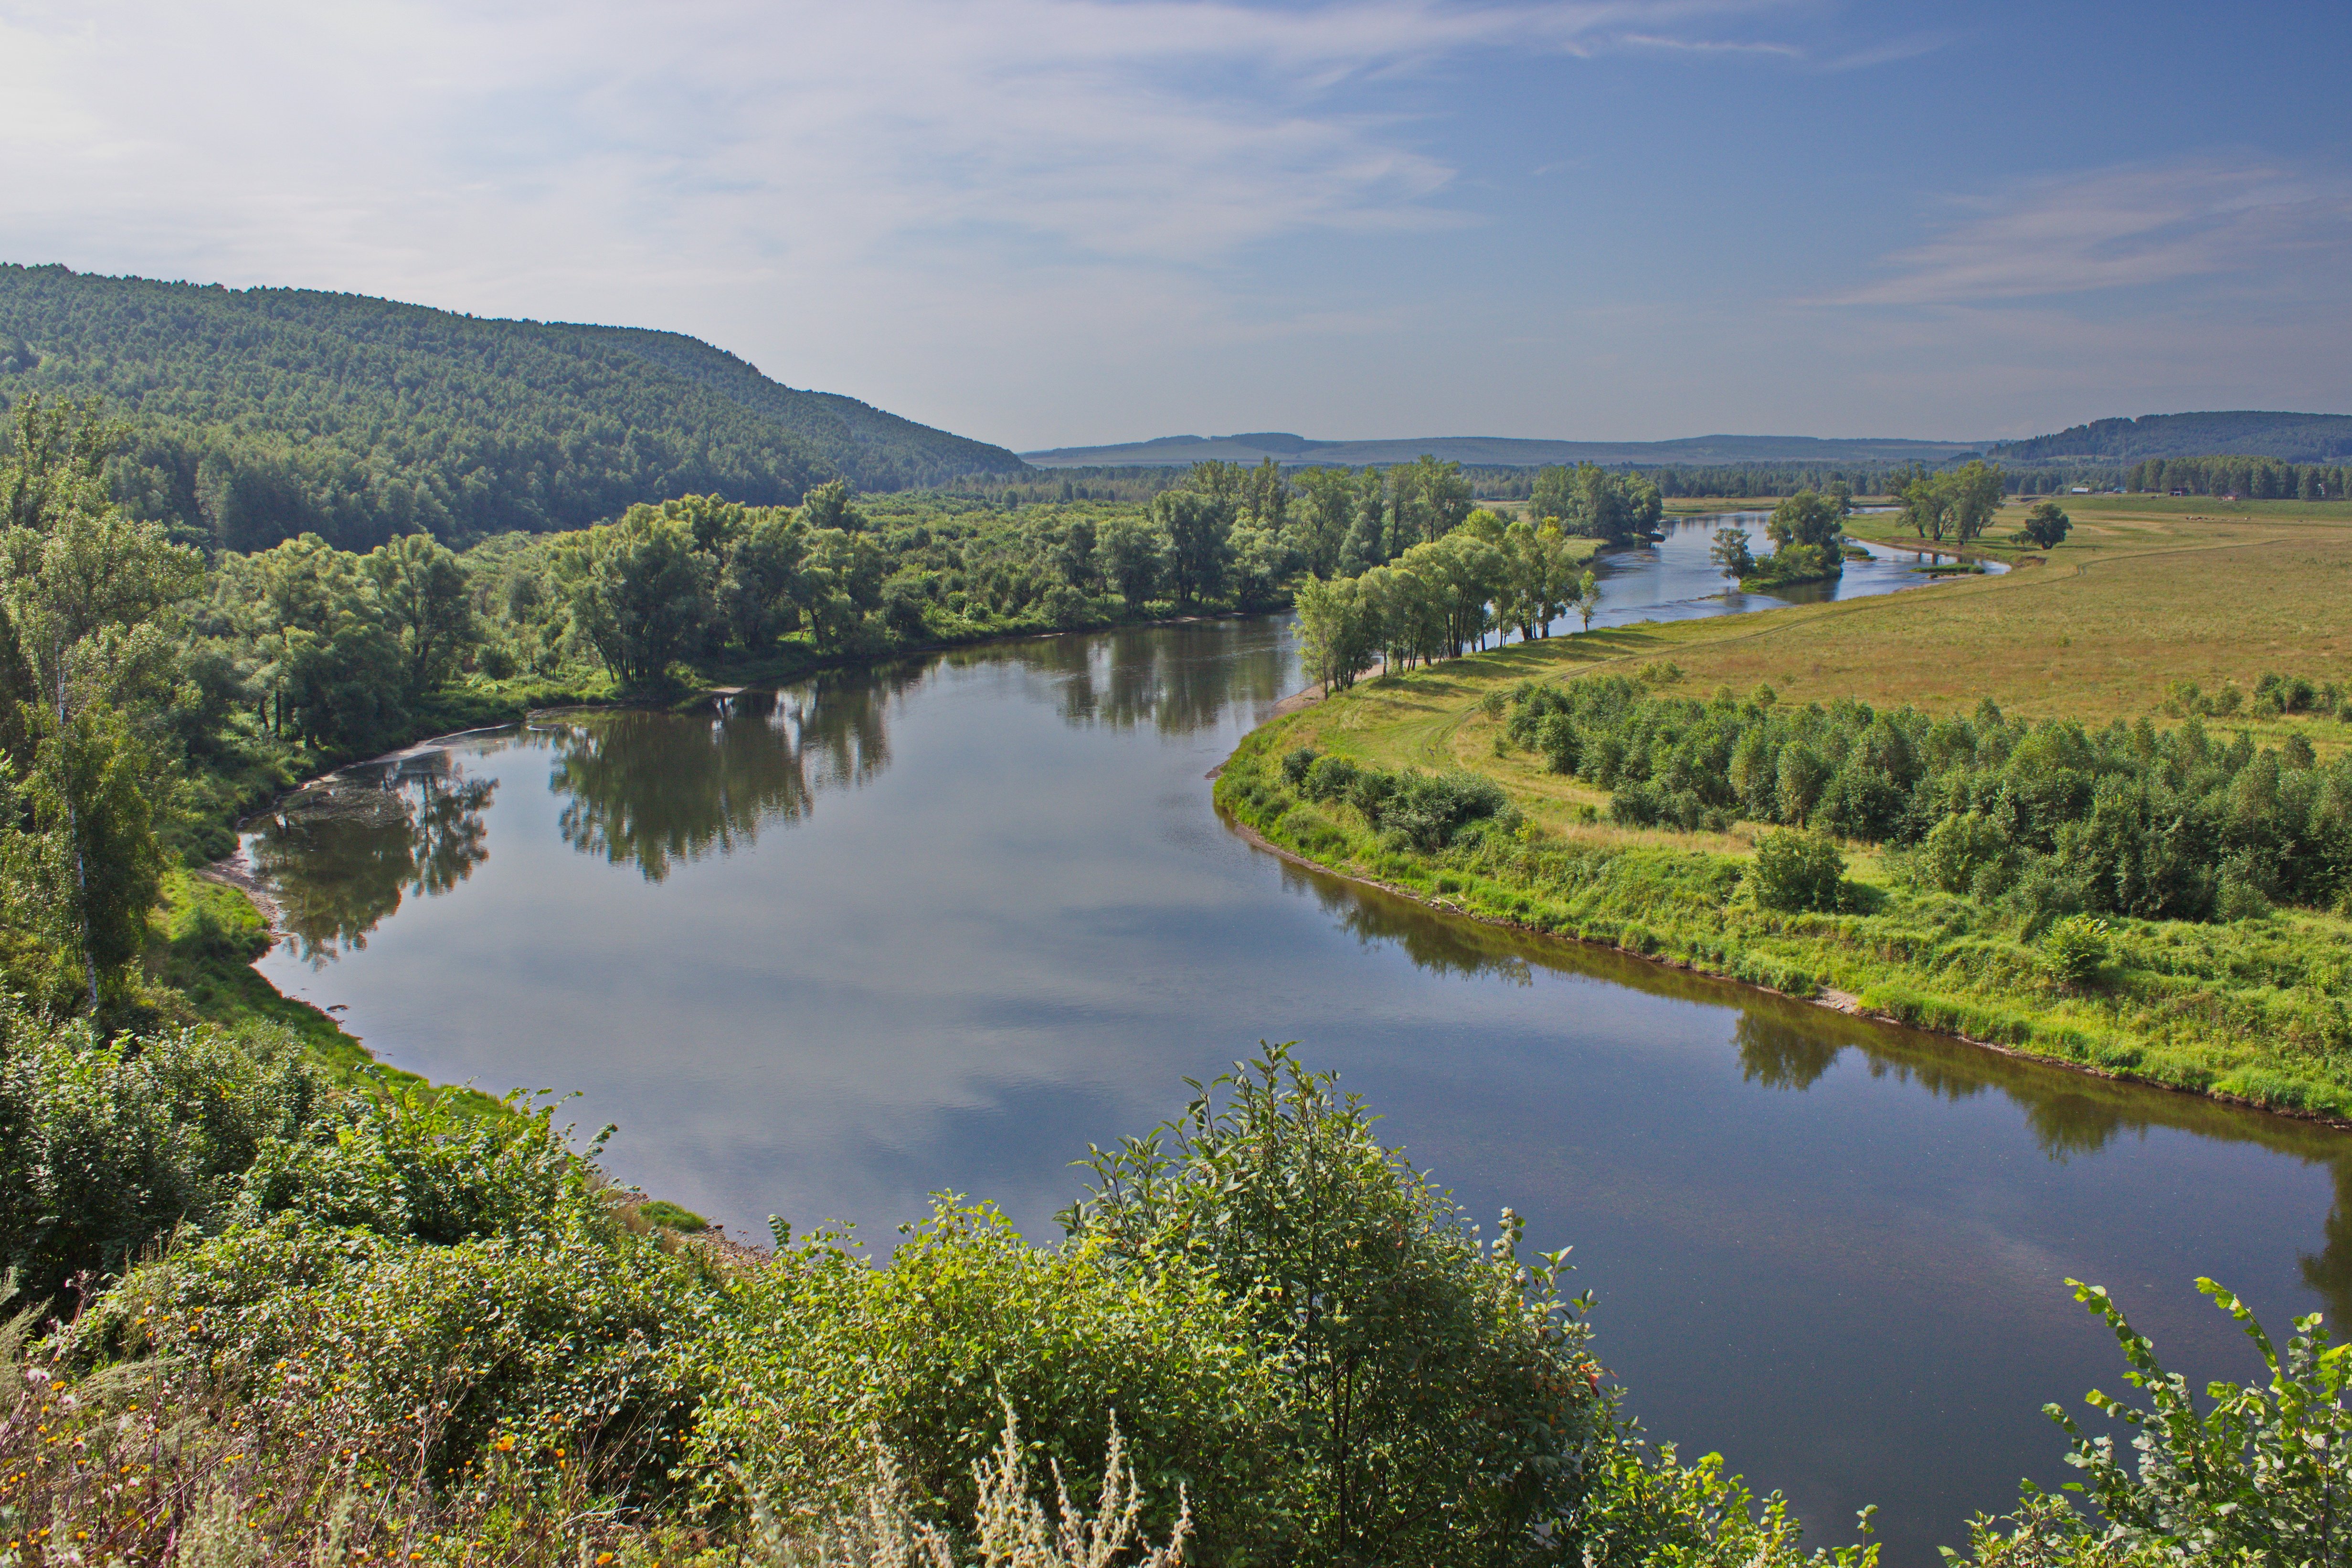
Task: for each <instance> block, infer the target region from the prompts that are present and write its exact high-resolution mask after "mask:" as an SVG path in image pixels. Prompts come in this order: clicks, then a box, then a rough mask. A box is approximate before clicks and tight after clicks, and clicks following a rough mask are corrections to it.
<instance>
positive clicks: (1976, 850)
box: [1917, 811, 2009, 893]
mask: <svg viewBox="0 0 2352 1568" xmlns="http://www.w3.org/2000/svg"><path fill="white" fill-rule="evenodd" d="M2008 854H2009V835H2007V834H2006V833H2003V832H2002V831H2001V830H2000V827H1999V826H1996V825H1995V824H1994V823H1992V822H1991V821H1990V820H1989V819H1988V818H1987V817H1986V816H1984V814H1983V813H1981V812H1975V811H1969V812H1962V813H1959V814H1958V815H1957V816H1948V817H1946V818H1944V819H1943V820H1942V821H1941V822H1938V823H1937V824H1936V826H1933V827H1931V828H1929V829H1928V830H1927V837H1926V838H1925V839H1923V840H1921V842H1920V845H1919V855H1918V860H1917V865H1918V868H1919V870H1920V873H1921V874H1922V875H1923V876H1924V877H1925V878H1926V879H1927V881H1928V883H1929V884H1931V885H1932V886H1934V887H1937V888H1940V889H1943V890H1944V891H1945V892H1948V893H1967V892H1970V891H1973V890H1974V889H1976V887H1977V884H1978V879H1979V877H1981V876H1983V874H1984V873H1985V872H1987V871H1992V870H1997V868H2000V865H2001V863H2002V862H2003V861H2004V860H2005V859H2006V858H2007V857H2008Z"/></svg>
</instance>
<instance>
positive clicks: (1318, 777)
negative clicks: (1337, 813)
mask: <svg viewBox="0 0 2352 1568" xmlns="http://www.w3.org/2000/svg"><path fill="white" fill-rule="evenodd" d="M1357 772H1358V770H1357V767H1356V764H1355V763H1351V762H1349V760H1348V759H1347V758H1345V757H1318V758H1316V759H1315V761H1314V763H1312V764H1310V765H1309V766H1308V768H1307V776H1306V789H1307V798H1308V799H1310V800H1338V799H1340V798H1342V797H1344V796H1346V795H1348V794H1349V792H1350V791H1351V790H1353V789H1354V788H1355V784H1356V774H1357Z"/></svg>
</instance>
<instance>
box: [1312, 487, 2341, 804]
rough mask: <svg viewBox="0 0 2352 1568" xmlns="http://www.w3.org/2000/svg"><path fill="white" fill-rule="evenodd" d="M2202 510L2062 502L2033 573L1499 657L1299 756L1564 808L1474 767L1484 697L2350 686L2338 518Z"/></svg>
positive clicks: (1870, 697) (1335, 718)
mask: <svg viewBox="0 0 2352 1568" xmlns="http://www.w3.org/2000/svg"><path fill="white" fill-rule="evenodd" d="M2220 506H2221V503H2217V502H2214V501H2211V500H2207V499H2205V498H2191V499H2190V500H2188V501H2184V500H2177V499H2173V498H2166V497H2122V496H2117V497H2081V496H2077V497H2074V498H2072V504H2071V506H2070V509H2069V510H2071V511H2072V513H2073V515H2074V520H2075V529H2074V536H2073V537H2072V538H2070V539H2069V540H2068V541H2067V542H2066V543H2065V544H2063V545H2062V546H2060V547H2059V548H2058V549H2057V550H2055V551H2053V552H2050V553H2049V554H2048V555H2047V556H2046V557H2044V556H2042V555H2041V554H2040V553H2039V552H2032V551H2026V552H2015V551H2011V550H2008V549H2005V548H2004V549H2002V550H2001V551H2000V553H2002V554H2004V555H2012V556H2015V557H2016V559H2017V560H2018V564H2017V565H2016V566H2015V568H2014V569H2013V570H2011V572H2009V573H2008V574H2004V575H2001V576H1988V577H1964V578H1958V579H1952V580H1948V581H1946V582H1943V583H1939V584H1935V585H1933V586H1929V587H1923V588H1916V589H1910V590H1906V592H1903V593H1900V594H1893V595H1884V596H1882V597H1878V598H1871V599H1852V600H1846V601H1843V602H1841V603H1833V604H1824V605H1795V606H1791V607H1790V608H1788V609H1785V610H1772V611H1767V612H1765V613H1763V614H1760V615H1755V616H1727V617H1721V618H1715V619H1706V620H1691V621H1676V622H1668V623H1664V624H1656V625H1648V626H1625V627H1619V628H1615V629H1612V630H1602V631H1595V632H1591V633H1586V634H1584V635H1581V636H1578V637H1555V638H1552V639H1551V640H1549V641H1546V642H1538V643H1534V644H1517V643H1514V644H1513V645H1511V646H1510V647H1506V648H1503V649H1501V650H1499V651H1497V652H1494V653H1487V654H1480V655H1475V656H1473V657H1471V658H1464V659H1456V660H1453V661H1451V662H1448V663H1445V664H1442V665H1438V666H1436V667H1434V668H1428V669H1423V670H1416V671H1413V672H1412V673H1411V674H1408V675H1402V676H1397V677H1389V678H1383V679H1378V680H1372V681H1367V682H1365V683H1363V684H1361V685H1360V686H1359V687H1358V688H1357V689H1356V690H1355V691H1354V692H1353V693H1351V694H1350V695H1349V700H1346V701H1343V702H1336V703H1333V704H1331V705H1329V707H1328V708H1327V709H1324V710H1321V711H1319V712H1318V713H1317V714H1316V716H1315V718H1314V720H1313V721H1312V722H1311V724H1310V728H1312V729H1313V730H1314V731H1316V732H1317V733H1318V737H1319V736H1321V735H1322V732H1323V731H1329V734H1328V739H1318V742H1317V743H1318V744H1326V745H1330V746H1333V747H1337V748H1338V749H1339V750H1342V751H1345V752H1349V753H1350V754H1354V755H1358V756H1361V757H1363V758H1365V759H1367V760H1370V761H1378V762H1381V763H1388V764H1391V765H1395V764H1399V763H1409V764H1411V765H1414V766H1419V767H1440V766H1444V765H1447V764H1448V763H1454V762H1460V763H1463V764H1465V765H1468V766H1474V767H1476V768H1478V769H1480V771H1482V772H1489V773H1496V775H1497V776H1498V777H1505V776H1507V777H1508V779H1509V782H1510V783H1511V784H1513V785H1514V787H1515V790H1517V791H1519V792H1522V793H1523V794H1525V795H1528V796H1530V797H1533V798H1535V799H1536V800H1539V801H1551V800H1557V801H1558V802H1559V803H1561V805H1562V806H1563V809H1566V810H1570V811H1572V809H1573V806H1574V805H1578V804H1583V803H1585V802H1587V801H1589V800H1591V798H1592V797H1591V795H1590V793H1589V792H1579V791H1576V790H1575V789H1574V788H1573V787H1572V786H1565V785H1562V784H1550V785H1542V784H1538V779H1537V777H1536V775H1534V774H1533V773H1532V771H1531V770H1528V769H1527V768H1526V765H1525V763H1523V762H1518V761H1516V760H1512V759H1504V758H1497V757H1494V756H1492V755H1491V754H1488V747H1489V744H1490V742H1491V735H1490V734H1488V733H1487V732H1486V726H1484V725H1483V724H1481V725H1473V724H1472V722H1471V721H1472V720H1473V718H1474V717H1475V715H1476V712H1477V708H1478V704H1479V702H1480V700H1482V699H1483V698H1484V697H1485V696H1486V693H1487V692H1488V691H1489V690H1492V689H1496V688H1503V689H1508V688H1509V687H1511V686H1513V685H1516V684H1517V682H1518V681H1520V680H1523V679H1539V680H1544V679H1567V678H1570V677H1573V676H1575V675H1578V674H1581V673H1583V672H1584V671H1586V670H1588V669H1591V668H1615V669H1621V670H1626V671H1629V672H1630V671H1633V670H1635V669H1638V668H1641V667H1642V666H1643V665H1644V664H1648V663H1652V662H1671V663H1673V664H1675V665H1676V666H1678V667H1679V668H1681V669H1682V670H1683V672H1684V676H1685V684H1686V687H1687V688H1688V689H1696V690H1698V691H1711V690H1713V689H1715V688H1716V687H1717V686H1722V685H1727V686H1730V687H1732V688H1733V689H1736V690H1742V691H1744V690H1747V689H1749V688H1751V687H1754V686H1757V685H1759V684H1761V685H1769V686H1771V687H1773V688H1774V689H1776V690H1778V691H1779V693H1780V697H1781V699H1782V700H1796V701H1800V702H1812V701H1824V702H1826V701H1832V700H1836V699H1838V698H1848V697H1850V698H1859V699H1861V700H1864V701H1867V702H1871V703H1874V704H1879V705H1884V706H1899V705H1901V704H1904V703H1910V704H1913V705H1915V706H1917V707H1921V708H1927V709H1931V710H1952V709H1955V708H1959V709H1966V708H1972V707H1974V706H1975V705H1976V704H1977V702H1978V701H1979V700H1981V699H1984V698H1988V697H1990V698H1991V699H1992V700H1994V701H1995V702H1998V703H2000V706H2001V707H2002V708H2003V709H2004V710H2007V711H2009V712H2011V713H2017V714H2026V715H2031V716H2033V717H2037V718H2050V717H2059V716H2071V717H2075V718H2080V719H2084V720H2089V721H2105V720H2107V719H2110V718H2118V717H2120V718H2135V717H2137V716H2138V715H2140V714H2143V713H2150V712H2155V711H2158V710H2160V708H2161V705H2162V703H2163V702H2164V700H2165V695H2166V689H2167V688H2168V686H2169V685H2170V684H2171V683H2172V682H2173V681H2176V680H2190V681H2194V682H2196V683H2197V684H2198V685H2200V686H2201V687H2202V688H2204V689H2206V690H2207V691H2209V692H2210V691H2215V690H2218V689H2220V688H2221V685H2222V684H2223V683H2224V682H2225V681H2231V680H2234V681H2236V682H2237V683H2238V684H2239V685H2240V686H2242V687H2243V688H2246V689H2248V690H2249V692H2250V693H2251V689H2252V686H2253V683H2254V681H2255V680H2256V679H2258V678H2259V677H2260V676H2261V675H2262V674H2263V672H2264V671H2266V670H2276V671H2279V672H2280V673H2283V674H2294V675H2305V676H2309V677H2311V678H2313V679H2321V680H2328V679H2333V680H2340V681H2344V682H2346V683H2347V684H2352V616H2347V612H2346V606H2347V605H2352V506H2347V505H2346V504H2344V503H2340V502H2339V503H2321V504H2310V503H2304V504H2298V503H2293V502H2253V503H2243V502H2242V503H2239V505H2238V506H2237V508H2235V509H2233V510H2231V511H2230V512H2229V513H2228V514H2226V515H2224V514H2222V513H2221V512H2220V511H2219V510H2216V509H2218V508H2220ZM2198 509H2204V510H2198ZM2015 516H2016V510H2015V509H2012V510H2011V512H2010V513H2008V514H2006V515H2005V517H2004V522H2003V526H2004V528H2006V527H2008V526H2012V525H2013V520H2014V518H2015ZM1891 521H1892V519H1875V518H1873V519H1861V520H1857V528H1856V531H1860V532H1865V533H1879V534H1884V535H1885V536H1887V537H1893V534H1892V531H1891V529H1889V527H1888V524H1889V523H1891ZM1874 525H1875V526H1874ZM2230 722H2231V723H2232V724H2233V725H2235V724H2237V723H2239V722H2241V721H2240V720H2236V719H2233V720H2231V721H2230ZM2243 722H2248V723H2252V721H2251V720H2248V721H2243ZM2252 728H2253V729H2254V730H2255V731H2256V733H2257V735H2258V736H2260V735H2263V734H2265V733H2274V735H2275V737H2276V738H2284V735H2285V734H2286V733H2287V732H2288V731H2289V730H2291V729H2294V728H2302V729H2304V730H2305V731H2306V732H2307V733H2309V734H2310V735H2311V737H2312V739H2313V741H2314V742H2315V744H2317V745H2320V746H2322V747H2323V748H2326V747H2330V746H2332V745H2334V744H2338V743H2342V742H2341V741H2340V740H2339V733H2340V731H2342V729H2343V728H2344V727H2343V726H2340V725H2337V724H2336V723H2334V722H2333V721H2317V722H2314V721H2281V722H2275V723H2268V724H2264V723H2252ZM1519 773H1528V777H1525V778H1521V777H1519V776H1517V774H1519Z"/></svg>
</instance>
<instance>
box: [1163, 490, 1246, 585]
mask: <svg viewBox="0 0 2352 1568" xmlns="http://www.w3.org/2000/svg"><path fill="white" fill-rule="evenodd" d="M1151 517H1152V521H1154V522H1155V523H1157V524H1158V525H1159V526H1160V529H1162V530H1163V531H1165V532H1166V533H1167V535H1168V575H1169V578H1170V580H1171V583H1172V584H1174V586H1175V589H1176V604H1177V606H1178V608H1180V609H1190V608H1192V606H1193V605H1197V604H1199V603H1200V602H1201V601H1202V600H1203V599H1212V598H1215V597H1216V596H1217V595H1219V594H1221V593H1222V592H1223V590H1224V585H1225V569H1226V566H1227V564H1228V563H1229V561H1230V559H1231V540H1232V535H1233V529H1234V513H1233V505H1232V503H1231V502H1230V501H1228V500H1223V499H1221V498H1219V497H1218V496H1216V495H1213V494H1202V492H1200V491H1198V490H1163V491H1162V492H1160V495H1159V496H1157V497H1155V498H1154V499H1153V500H1152V503H1151Z"/></svg>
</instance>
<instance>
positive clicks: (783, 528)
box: [719, 507, 809, 653]
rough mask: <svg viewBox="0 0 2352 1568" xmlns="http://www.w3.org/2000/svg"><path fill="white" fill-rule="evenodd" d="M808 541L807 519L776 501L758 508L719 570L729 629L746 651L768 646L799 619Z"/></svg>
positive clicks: (723, 606)
mask: <svg viewBox="0 0 2352 1568" xmlns="http://www.w3.org/2000/svg"><path fill="white" fill-rule="evenodd" d="M808 541H809V527H808V524H807V523H805V522H803V521H801V519H800V518H799V517H798V516H796V515H795V514H793V512H790V511H788V510H784V509H783V508H781V507H774V508H769V509H766V510H761V511H760V512H758V513H757V514H756V520H755V521H752V523H751V526H750V527H749V528H748V529H747V530H745V531H744V533H743V535H742V537H741V538H740V540H738V541H737V542H736V544H735V547H734V548H733V549H732V550H730V551H729V552H728V553H727V561H726V564H725V566H724V567H723V568H722V569H721V572H720V575H719V606H720V609H721V611H722V613H723V614H724V615H725V616H726V617H727V625H728V627H729V630H730V632H731V633H732V634H733V636H734V637H735V640H736V641H737V642H739V643H740V644H741V645H742V646H743V647H744V648H745V649H746V650H747V651H751V652H755V653H756V652H759V651H761V649H764V648H765V647H768V645H769V644H771V643H772V642H773V641H774V640H775V639H776V638H777V637H780V636H782V634H783V633H785V632H788V631H790V630H792V629H793V626H795V625H796V624H797V623H798V621H799V619H800V601H801V599H802V598H803V596H804V595H805V594H806V588H807V585H806V584H805V583H804V582H803V579H802V572H801V568H802V565H803V562H804V561H805V560H806V558H807V554H808Z"/></svg>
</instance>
